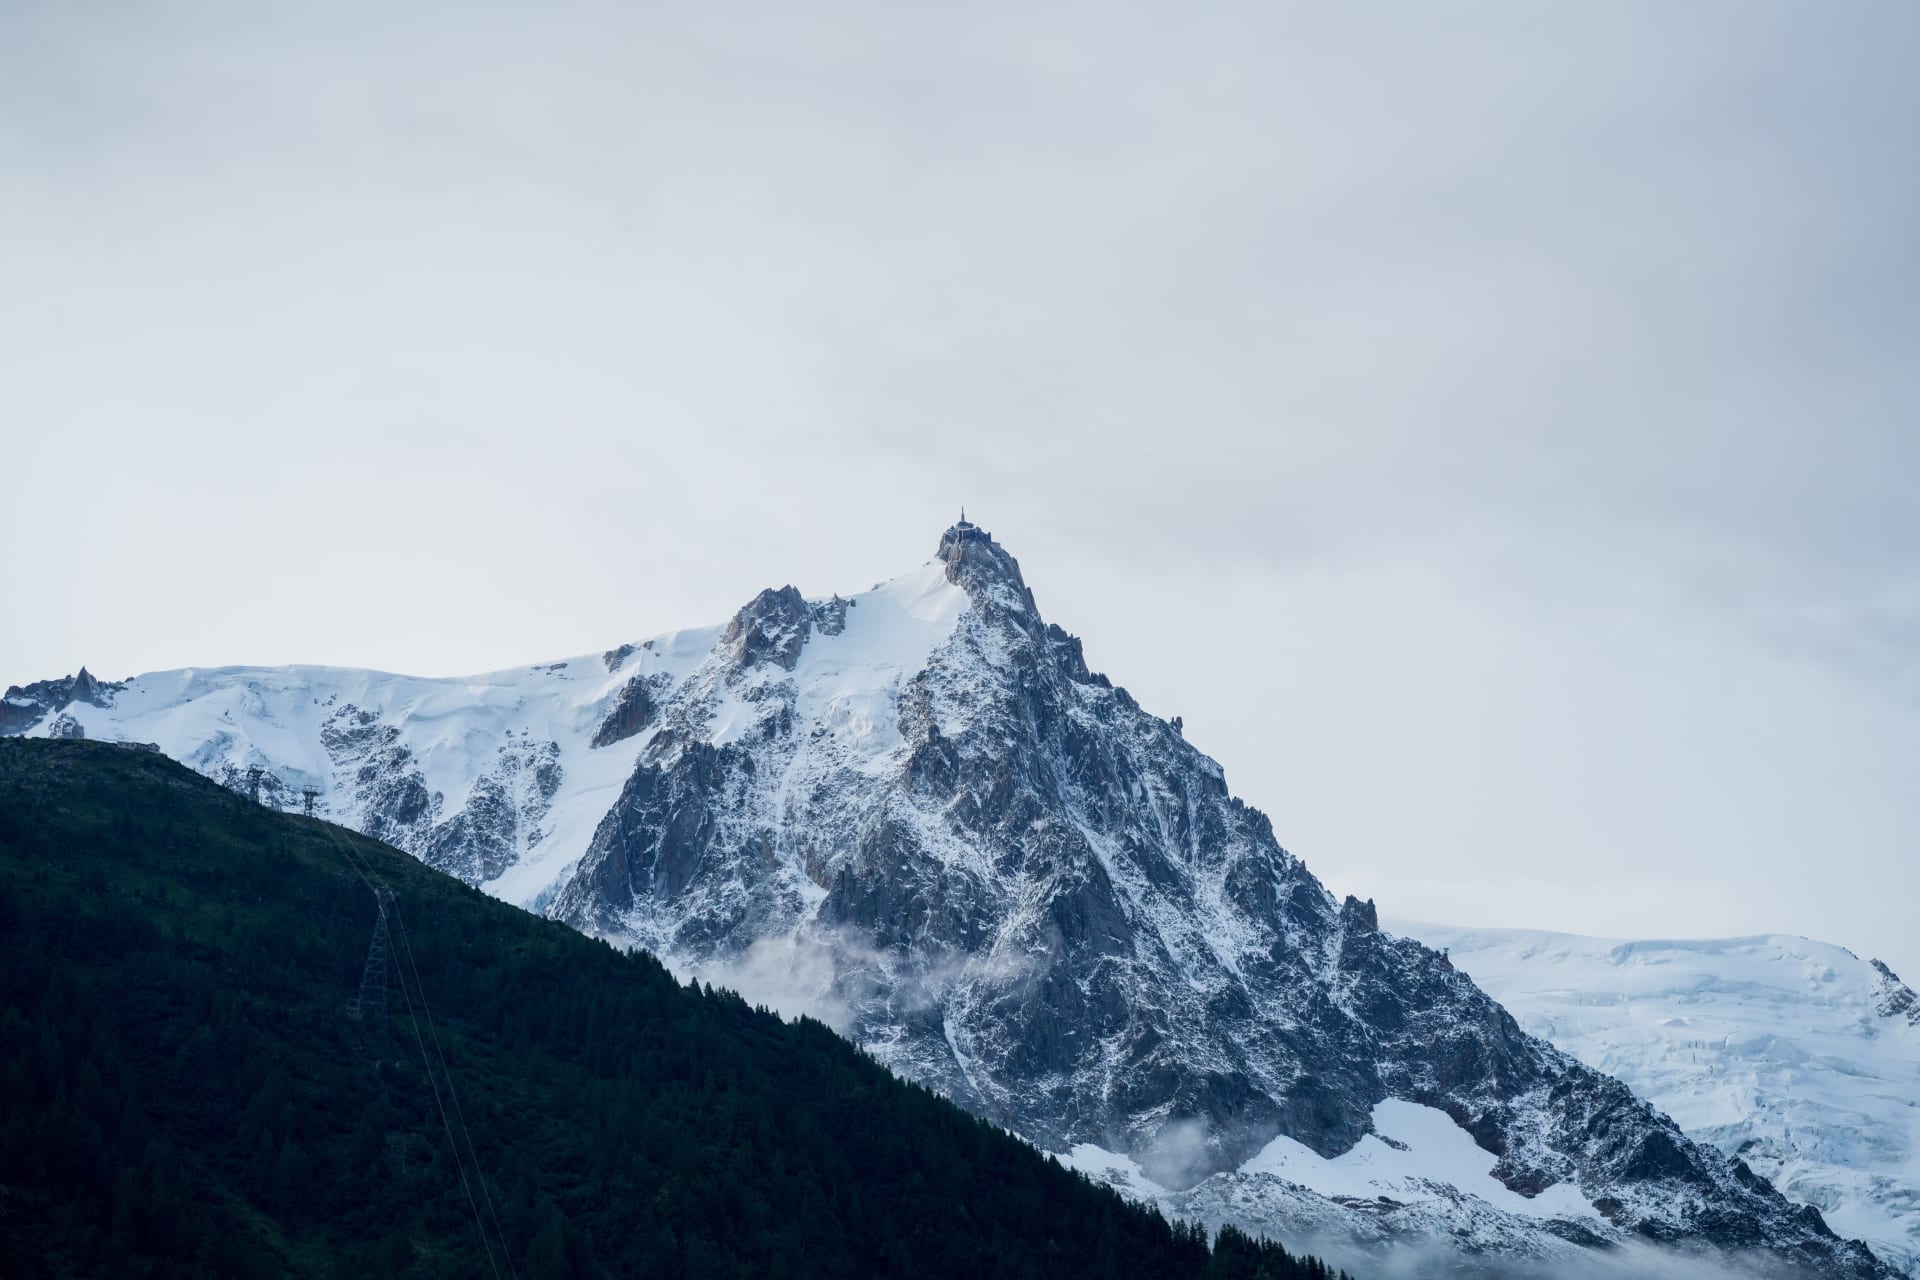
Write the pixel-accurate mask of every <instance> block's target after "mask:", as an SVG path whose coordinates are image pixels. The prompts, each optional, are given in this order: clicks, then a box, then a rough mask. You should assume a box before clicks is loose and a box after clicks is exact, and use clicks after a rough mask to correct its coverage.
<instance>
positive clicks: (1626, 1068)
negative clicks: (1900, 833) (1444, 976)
mask: <svg viewBox="0 0 1920 1280" xmlns="http://www.w3.org/2000/svg"><path fill="white" fill-rule="evenodd" d="M1396 927H1398V928H1399V929H1400V930H1401V931H1402V932H1405V933H1408V934H1410V935H1412V936H1414V937H1417V938H1419V939H1420V940H1421V941H1423V942H1425V943H1426V944H1427V945H1429V946H1432V947H1440V948H1445V949H1447V950H1448V952H1449V954H1450V956H1451V958H1452V961H1453V963H1454V964H1455V965H1456V966H1458V967H1459V968H1460V969H1461V970H1462V971H1464V972H1466V973H1468V974H1470V975H1472V977H1473V979H1474V980H1475V981H1476V982H1478V983H1479V984H1480V986H1482V987H1483V988H1485V989H1486V990H1487V991H1488V992H1489V993H1490V994H1492V995H1493V996H1494V997H1495V998H1496V999H1498V1000H1499V1001H1500V1002H1501V1003H1502V1004H1504V1005H1505V1006H1506V1007H1507V1009H1508V1011H1509V1012H1511V1013H1512V1014H1513V1015H1514V1016H1515V1017H1516V1018H1518V1019H1519V1021H1520V1025H1521V1026H1522V1027H1523V1028H1524V1029H1526V1030H1527V1031H1529V1032H1531V1033H1532V1034H1534V1035H1537V1036H1540V1037H1542V1038H1544V1039H1546V1040H1549V1041H1551V1042H1552V1043H1554V1044H1555V1045H1557V1046H1558V1047H1559V1048H1561V1049H1564V1050H1566V1051H1567V1052H1568V1053H1571V1054H1573V1055H1574V1056H1575V1057H1577V1058H1579V1059H1580V1060H1581V1061H1582V1062H1585V1063H1587V1064H1588V1065H1589V1066H1592V1067H1594V1068H1596V1069H1598V1070H1600V1071H1604V1072H1606V1073H1607V1074H1609V1075H1613V1076H1617V1077H1619V1078H1620V1079H1621V1080H1624V1081H1626V1083H1627V1084H1629V1085H1631V1086H1632V1087H1633V1089H1634V1091H1635V1092H1637V1093H1639V1094H1640V1095H1641V1096H1642V1097H1644V1098H1646V1099H1647V1100H1648V1101H1650V1102H1652V1103H1653V1104H1654V1105H1655V1106H1657V1107H1659V1108H1660V1109H1661V1110H1663V1111H1665V1112H1666V1113H1667V1114H1668V1115H1670V1116H1672V1117H1673V1118H1674V1120H1676V1121H1677V1122H1679V1124H1680V1126H1681V1128H1683V1129H1685V1130H1686V1131H1687V1133H1688V1134H1690V1135H1692V1136H1693V1137H1695V1138H1699V1139H1703V1140H1705V1141H1708V1142H1711V1143H1713V1144H1714V1145H1715V1146H1717V1147H1719V1148H1720V1149H1721V1150H1723V1151H1726V1152H1728V1153H1730V1154H1736V1155H1739V1156H1741V1157H1743V1158H1744V1159H1745V1160H1746V1161H1747V1163H1748V1164H1750V1165H1752V1166H1753V1168H1754V1169H1755V1170H1756V1171H1758V1172H1760V1173H1762V1174H1764V1175H1766V1176H1767V1177H1768V1178H1770V1179H1772V1181H1773V1182H1774V1183H1775V1185H1777V1186H1779V1187H1780V1188H1781V1190H1783V1191H1785V1192H1786V1194H1787V1195H1788V1197H1789V1198H1791V1199H1793V1200H1797V1201H1799V1202H1801V1203H1803V1204H1810V1205H1814V1206H1816V1207H1818V1208H1819V1209H1820V1211H1821V1213H1822V1214H1823V1215H1824V1216H1825V1217H1826V1219H1827V1222H1828V1223H1829V1224H1830V1225H1832V1227H1833V1228H1834V1229H1835V1230H1836V1231H1839V1232H1840V1233H1842V1234H1843V1235H1847V1236H1851V1237H1855V1238H1858V1239H1862V1240H1865V1241H1866V1242H1867V1243H1869V1244H1870V1245H1872V1246H1873V1248H1874V1249H1875V1251H1876V1252H1878V1253H1879V1254H1880V1255H1881V1256H1882V1257H1883V1258H1886V1259H1887V1260H1889V1261H1891V1262H1893V1263H1895V1264H1896V1265H1898V1266H1900V1267H1902V1268H1903V1269H1905V1270H1907V1271H1909V1272H1911V1273H1913V1274H1920V1002H1916V1000H1915V998H1914V995H1913V992H1912V991H1911V990H1909V989H1908V988H1907V987H1906V986H1905V985H1904V984H1903V983H1901V982H1900V981H1899V979H1898V978H1897V977H1895V976H1894V975H1893V974H1892V973H1891V972H1890V971H1889V970H1888V969H1887V968H1886V967H1885V966H1884V965H1881V964H1880V963H1879V962H1877V961H1869V960H1862V959H1861V958H1860V957H1858V956H1856V955H1854V954H1853V953H1852V952H1851V951H1848V950H1846V949H1844V948H1842V947H1836V946H1830V945H1828V944H1826V943H1822V942H1813V941H1809V940H1808V939H1806V938H1796V937H1785V936H1780V935H1768V936H1764V937H1753V938H1727V939H1719V940H1715V941H1704V942H1685V941H1648V942H1623V941H1616V940H1613V939H1604V938H1583V937H1577V936H1574V935H1570V934H1557V933H1539V932H1531V931H1524V930H1505V929H1455V928H1446V927H1443V926H1438V925H1424V924H1406V925H1402V926H1396Z"/></svg>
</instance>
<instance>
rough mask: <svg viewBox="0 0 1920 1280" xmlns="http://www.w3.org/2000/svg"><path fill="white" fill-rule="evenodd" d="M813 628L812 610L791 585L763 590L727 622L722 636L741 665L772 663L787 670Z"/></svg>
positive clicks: (794, 663) (789, 669) (794, 661)
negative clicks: (774, 589) (775, 589)
mask: <svg viewBox="0 0 1920 1280" xmlns="http://www.w3.org/2000/svg"><path fill="white" fill-rule="evenodd" d="M812 630H813V610H812V609H811V608H810V607H809V606H808V604H807V602H806V601H805V600H804V599H802V598H801V596H800V593H799V592H798V591H796V590H794V589H793V588H792V587H781V588H780V589H779V590H778V591H773V590H768V591H762V592H761V593H760V594H759V595H757V596H755V597H754V598H753V599H751V600H749V601H748V602H747V603H746V604H745V605H744V606H743V607H742V608H741V610H740V612H738V613H736V614H734V615H733V620H732V621H731V622H729V623H727V630H726V633H725V634H724V635H723V636H722V637H721V639H722V641H723V642H724V643H725V644H726V645H727V646H729V648H730V649H731V651H732V653H733V659H734V661H735V662H736V663H737V664H739V665H740V666H741V667H755V666H759V665H760V664H762V663H768V662H770V663H772V664H774V665H775V666H779V667H784V668H786V669H787V670H788V671H791V670H793V668H794V666H795V665H796V664H798V663H799V661H800V649H801V646H803V645H805V644H806V642H807V635H808V633H809V632H811V631H812Z"/></svg>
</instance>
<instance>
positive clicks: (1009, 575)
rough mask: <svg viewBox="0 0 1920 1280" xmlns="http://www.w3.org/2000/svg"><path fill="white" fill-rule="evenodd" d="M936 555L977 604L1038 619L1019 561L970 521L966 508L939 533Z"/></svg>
mask: <svg viewBox="0 0 1920 1280" xmlns="http://www.w3.org/2000/svg"><path fill="white" fill-rule="evenodd" d="M934 555H935V558H936V559H938V560H939V561H940V562H941V563H943V564H944V565H946V567H947V581H948V582H951V583H953V584H954V585H955V586H957V587H961V588H963V589H964V590H965V591H966V593H967V594H968V595H969V596H971V597H973V602H974V604H975V605H976V606H980V607H983V608H985V607H991V606H998V607H999V608H1002V609H1005V610H1008V611H1009V612H1012V613H1023V614H1027V615H1029V616H1031V617H1032V618H1034V619H1035V620H1036V621H1037V620H1038V619H1039V616H1040V610H1039V609H1038V608H1037V607H1036V606H1035V604H1034V601H1033V593H1032V592H1031V591H1029V590H1027V582H1026V579H1025V578H1023V577H1022V576H1021V575H1020V562H1019V561H1018V560H1015V559H1014V558H1013V556H1012V555H1011V554H1010V553H1009V552H1008V551H1007V549H1006V548H1005V547H1003V546H1001V545H1000V544H999V543H997V542H995V541H994V540H993V535H992V534H991V533H988V532H987V531H986V530H985V529H982V528H981V527H980V526H979V525H977V524H973V523H971V522H969V521H968V520H967V513H966V509H965V508H964V507H963V508H961V511H960V520H959V523H957V524H955V525H953V526H952V527H950V528H949V529H948V530H947V531H946V532H945V533H943V534H941V535H940V546H939V549H938V550H937V551H936V552H935V553H934Z"/></svg>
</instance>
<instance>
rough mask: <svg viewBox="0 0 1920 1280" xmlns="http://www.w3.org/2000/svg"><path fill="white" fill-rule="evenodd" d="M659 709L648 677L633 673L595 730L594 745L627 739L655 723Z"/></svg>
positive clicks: (607, 744)
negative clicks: (633, 675)
mask: <svg viewBox="0 0 1920 1280" xmlns="http://www.w3.org/2000/svg"><path fill="white" fill-rule="evenodd" d="M656 711H657V707H656V706H655V703H654V697H653V689H652V687H651V685H650V683H649V681H648V678H647V677H646V676H635V677H633V678H632V679H631V680H629V681H627V683H626V685H625V686H624V687H623V688H622V689H621V690H620V693H619V696H618V697H617V698H615V699H614V703H613V707H612V709H611V710H609V711H608V712H607V715H606V718H605V719H603V720H602V721H601V722H600V727H599V728H598V729H596V730H594V734H593V738H592V745H593V746H596V747H610V746H612V745H613V744H614V743H616V742H625V741H626V740H627V739H628V738H631V737H632V736H633V735H634V734H636V733H639V732H640V731H641V730H643V729H645V728H647V727H649V726H650V725H652V724H653V722H654V717H655V713H656Z"/></svg>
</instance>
